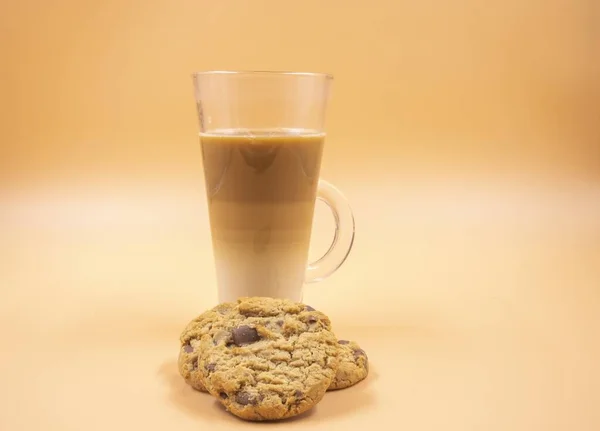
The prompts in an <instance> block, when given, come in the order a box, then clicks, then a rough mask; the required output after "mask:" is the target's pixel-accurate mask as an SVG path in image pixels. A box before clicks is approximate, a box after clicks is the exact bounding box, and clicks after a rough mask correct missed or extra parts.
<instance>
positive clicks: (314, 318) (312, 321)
mask: <svg viewBox="0 0 600 431" xmlns="http://www.w3.org/2000/svg"><path fill="white" fill-rule="evenodd" d="M318 321H319V319H317V318H316V317H315V316H310V317H309V318H308V323H309V324H313V323H317V322H318Z"/></svg>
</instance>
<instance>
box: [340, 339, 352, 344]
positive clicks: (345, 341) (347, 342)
mask: <svg viewBox="0 0 600 431" xmlns="http://www.w3.org/2000/svg"><path fill="white" fill-rule="evenodd" d="M338 343H340V344H350V341H348V340H340V341H338Z"/></svg>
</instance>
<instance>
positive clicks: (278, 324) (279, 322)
mask: <svg viewBox="0 0 600 431" xmlns="http://www.w3.org/2000/svg"><path fill="white" fill-rule="evenodd" d="M275 323H277V326H283V320H278V321H277V322H275Z"/></svg>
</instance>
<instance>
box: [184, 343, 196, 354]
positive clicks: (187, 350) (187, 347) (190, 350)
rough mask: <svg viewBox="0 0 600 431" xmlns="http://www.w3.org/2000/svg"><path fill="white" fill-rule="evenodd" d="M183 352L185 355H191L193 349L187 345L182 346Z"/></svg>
mask: <svg viewBox="0 0 600 431" xmlns="http://www.w3.org/2000/svg"><path fill="white" fill-rule="evenodd" d="M183 351H184V352H185V353H192V352H193V351H194V348H193V347H192V346H191V345H190V344H189V343H188V344H184V345H183Z"/></svg>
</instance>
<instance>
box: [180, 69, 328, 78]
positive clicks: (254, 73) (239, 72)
mask: <svg viewBox="0 0 600 431" xmlns="http://www.w3.org/2000/svg"><path fill="white" fill-rule="evenodd" d="M210 75H248V76H259V75H266V76H269V75H272V76H286V75H287V76H313V77H315V78H325V79H327V80H332V79H333V75H332V74H330V73H323V72H292V71H287V70H201V71H198V72H193V73H192V76H193V77H194V78H195V77H198V76H210Z"/></svg>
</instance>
